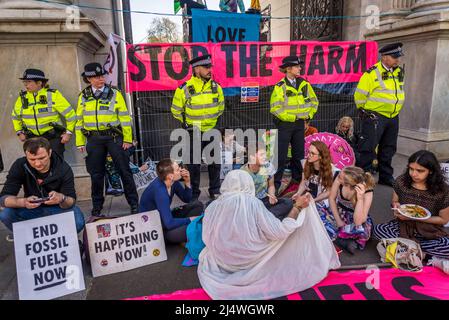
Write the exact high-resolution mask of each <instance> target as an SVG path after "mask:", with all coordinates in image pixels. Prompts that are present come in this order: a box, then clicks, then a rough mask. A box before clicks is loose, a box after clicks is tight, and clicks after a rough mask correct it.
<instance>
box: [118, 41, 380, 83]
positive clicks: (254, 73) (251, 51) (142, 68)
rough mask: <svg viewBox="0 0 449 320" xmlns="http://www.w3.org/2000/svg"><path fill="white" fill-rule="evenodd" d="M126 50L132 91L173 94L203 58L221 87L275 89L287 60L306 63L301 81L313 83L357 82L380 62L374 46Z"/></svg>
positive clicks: (141, 47) (338, 44)
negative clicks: (255, 85)
mask: <svg viewBox="0 0 449 320" xmlns="http://www.w3.org/2000/svg"><path fill="white" fill-rule="evenodd" d="M127 51H128V55H127V56H128V63H127V64H128V73H127V75H128V83H129V89H128V90H129V91H131V92H142V91H159V90H175V89H176V88H177V87H179V86H180V85H181V84H182V83H184V82H185V81H187V80H188V79H189V78H190V76H191V72H192V70H191V69H192V68H191V67H190V65H189V60H190V59H192V58H194V57H198V56H201V55H205V54H211V55H212V64H213V66H214V67H213V68H212V75H213V78H214V79H216V80H217V81H218V82H219V84H220V85H221V86H222V87H223V88H230V87H241V84H242V83H244V82H257V83H258V84H259V86H260V87H265V86H270V85H274V84H276V83H277V82H278V81H279V80H280V79H282V78H283V77H284V76H285V75H284V74H283V73H281V72H280V71H279V66H280V65H281V64H282V59H283V58H285V57H286V56H288V55H297V56H300V57H301V58H302V59H303V60H304V61H305V63H304V66H303V68H302V70H301V74H300V76H301V77H303V78H305V79H306V80H307V81H309V82H310V83H311V84H335V83H337V84H341V83H351V82H358V81H359V79H360V77H361V76H362V74H363V72H365V71H366V70H367V69H368V68H370V67H371V66H372V65H374V64H375V63H376V61H377V43H376V42H375V41H338V42H318V41H291V42H223V43H212V42H210V43H183V44H170V43H144V44H130V45H128V46H127ZM162 80H163V81H162Z"/></svg>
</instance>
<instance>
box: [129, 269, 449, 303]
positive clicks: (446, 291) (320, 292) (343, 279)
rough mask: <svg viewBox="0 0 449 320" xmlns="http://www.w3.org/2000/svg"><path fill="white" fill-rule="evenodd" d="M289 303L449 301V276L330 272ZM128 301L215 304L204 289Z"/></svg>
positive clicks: (425, 272) (435, 272)
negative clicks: (173, 301)
mask: <svg viewBox="0 0 449 320" xmlns="http://www.w3.org/2000/svg"><path fill="white" fill-rule="evenodd" d="M287 299H288V300H449V275H446V274H444V273H443V272H442V271H441V270H439V269H436V268H434V267H425V268H424V269H423V270H422V271H421V272H418V273H413V272H407V271H403V270H398V269H370V270H354V271H349V272H336V271H332V272H329V274H328V276H327V277H326V279H324V280H323V281H321V282H320V283H318V284H317V285H315V286H314V287H312V288H310V289H308V290H305V291H302V292H298V293H294V294H290V295H288V296H287ZM128 300H211V298H210V297H209V296H208V295H207V293H206V292H205V291H204V290H203V289H193V290H182V291H176V292H173V293H171V294H161V295H152V296H143V297H137V298H132V299H128Z"/></svg>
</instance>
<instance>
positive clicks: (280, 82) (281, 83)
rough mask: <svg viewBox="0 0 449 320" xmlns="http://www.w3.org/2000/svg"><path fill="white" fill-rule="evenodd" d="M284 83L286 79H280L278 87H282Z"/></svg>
mask: <svg viewBox="0 0 449 320" xmlns="http://www.w3.org/2000/svg"><path fill="white" fill-rule="evenodd" d="M283 84H284V81H279V82H278V83H276V85H277V86H278V87H281V86H282V85H283Z"/></svg>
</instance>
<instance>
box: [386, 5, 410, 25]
mask: <svg viewBox="0 0 449 320" xmlns="http://www.w3.org/2000/svg"><path fill="white" fill-rule="evenodd" d="M415 2H416V0H382V1H381V7H380V9H381V11H382V15H381V17H380V25H391V24H392V23H394V22H396V21H399V20H402V19H404V18H405V17H406V16H407V15H409V14H410V13H411V8H412V6H413V5H414V4H415Z"/></svg>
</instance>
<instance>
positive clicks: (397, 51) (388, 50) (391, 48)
mask: <svg viewBox="0 0 449 320" xmlns="http://www.w3.org/2000/svg"><path fill="white" fill-rule="evenodd" d="M379 53H380V54H382V55H383V56H387V55H388V56H392V57H393V58H399V57H402V56H403V55H404V52H403V51H402V43H401V42H396V43H391V44H387V45H386V46H383V47H382V48H380V50H379Z"/></svg>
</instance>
